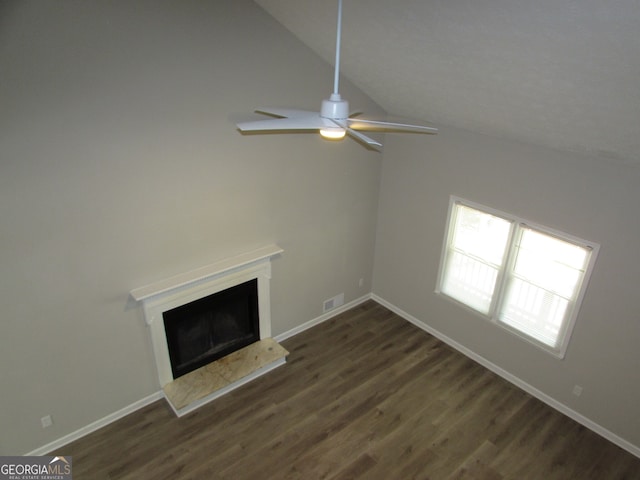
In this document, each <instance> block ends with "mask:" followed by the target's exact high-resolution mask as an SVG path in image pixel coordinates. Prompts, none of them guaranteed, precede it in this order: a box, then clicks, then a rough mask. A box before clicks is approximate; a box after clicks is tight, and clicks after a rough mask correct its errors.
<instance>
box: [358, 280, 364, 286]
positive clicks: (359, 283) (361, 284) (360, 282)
mask: <svg viewBox="0 0 640 480" xmlns="http://www.w3.org/2000/svg"><path fill="white" fill-rule="evenodd" d="M358 286H359V287H360V288H362V287H364V278H361V279H360V281H359V282H358Z"/></svg>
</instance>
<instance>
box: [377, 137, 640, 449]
mask: <svg viewBox="0 0 640 480" xmlns="http://www.w3.org/2000/svg"><path fill="white" fill-rule="evenodd" d="M639 185H640V169H638V168H633V167H627V166H624V165H619V164H618V165H616V164H613V163H607V162H606V161H605V160H601V159H595V158H588V157H581V156H576V155H571V154H565V153H560V152H555V151H551V150H546V149H543V148H537V147H531V146H527V145H522V144H518V143H513V142H509V141H504V140H499V139H495V138H490V137H486V136H482V135H476V134H472V133H467V132H462V131H458V130H453V129H448V128H442V130H441V132H440V134H439V135H438V136H436V137H428V138H426V137H416V136H410V135H404V136H400V135H396V136H390V135H388V136H387V138H386V139H385V155H384V160H383V167H382V181H381V187H380V189H381V191H380V200H379V202H380V204H379V217H378V231H377V237H376V242H377V243H376V259H375V269H374V290H373V291H374V293H375V294H377V295H378V296H380V297H381V298H383V299H384V300H386V301H388V302H389V303H391V304H392V305H394V306H396V307H398V308H399V309H402V310H404V311H405V312H407V313H408V314H410V315H412V316H413V317H415V318H416V319H418V320H419V321H421V322H423V323H424V324H425V325H427V326H428V327H430V328H432V329H434V330H435V331H437V332H439V333H441V334H443V335H446V336H447V337H449V338H450V339H452V340H453V341H454V342H457V343H458V344H460V345H462V346H463V347H465V348H467V349H469V350H471V351H472V352H473V353H475V354H477V355H479V356H480V357H482V358H484V359H485V360H487V361H489V362H492V363H493V364H494V365H497V366H498V367H499V368H502V369H504V370H506V371H507V372H508V373H509V374H511V375H515V376H516V377H517V378H519V379H520V380H521V381H523V382H524V383H526V384H528V385H530V386H532V387H534V388H536V389H538V390H539V391H541V392H542V393H543V394H545V395H548V396H549V397H551V398H552V399H554V400H555V401H557V402H560V403H562V404H563V405H564V406H565V407H566V408H568V409H571V410H573V411H575V412H577V413H578V414H579V415H583V416H584V417H587V418H588V419H589V420H591V421H593V422H595V423H597V424H598V425H600V426H601V427H604V428H605V429H608V430H609V431H611V432H613V433H614V434H615V435H618V436H619V437H621V438H622V439H624V440H626V441H628V442H631V443H632V444H633V445H635V446H636V447H637V446H640V416H639V415H638V405H640V382H638V365H640V348H639V347H638V340H639V339H640V321H639V319H640V308H639V307H638V273H639V272H640V256H638V255H637V254H636V253H635V249H636V248H637V243H638V241H639V240H640V221H639V219H638V218H639V217H638V212H637V208H638V205H640V188H638V186H639ZM451 194H455V195H458V196H461V197H463V198H467V199H469V200H473V201H476V202H479V203H481V204H484V205H487V206H489V207H493V208H496V209H499V210H502V211H504V212H509V213H513V214H516V215H518V216H520V217H522V218H525V219H528V220H530V221H535V222H538V223H540V224H543V225H547V226H549V227H553V228H556V229H558V230H561V231H565V232H567V233H570V234H573V235H576V236H578V237H582V238H584V239H587V240H590V241H594V242H597V243H599V244H600V245H601V249H600V254H599V256H598V259H597V262H596V265H595V269H594V272H593V275H592V277H591V282H590V284H589V286H588V289H587V292H586V296H585V299H584V303H583V306H582V309H581V311H580V315H579V316H578V319H577V322H576V326H575V329H574V333H573V336H572V339H571V342H570V344H569V348H568V350H567V355H566V358H565V359H564V360H559V359H557V358H555V357H553V356H552V355H549V354H547V353H545V352H543V351H542V350H540V349H538V348H536V347H534V346H531V345H530V344H528V343H527V342H525V341H522V340H520V339H519V338H517V337H515V336H513V335H511V334H509V333H507V332H506V331H503V330H501V329H499V328H497V327H495V326H494V325H492V324H490V323H489V322H487V321H485V320H483V319H482V318H481V317H479V316H477V315H475V314H473V313H469V312H468V311H467V310H465V309H463V308H461V307H459V306H457V305H455V304H453V303H451V302H449V301H447V300H446V299H445V298H444V297H442V296H438V295H436V294H435V293H433V292H434V289H435V286H436V277H437V272H438V266H439V261H440V253H441V249H442V242H443V238H444V229H445V222H446V216H447V208H448V201H449V196H450V195H451ZM576 384H577V385H581V386H582V387H583V388H584V391H583V393H582V395H581V396H580V397H576V396H574V395H572V389H573V386H574V385H576Z"/></svg>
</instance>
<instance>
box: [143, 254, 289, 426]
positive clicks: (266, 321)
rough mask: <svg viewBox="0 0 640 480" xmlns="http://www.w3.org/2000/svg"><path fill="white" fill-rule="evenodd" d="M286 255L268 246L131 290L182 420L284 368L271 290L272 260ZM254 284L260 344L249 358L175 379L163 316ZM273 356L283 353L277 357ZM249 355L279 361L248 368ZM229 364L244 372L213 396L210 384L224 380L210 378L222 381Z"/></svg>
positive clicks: (167, 390)
mask: <svg viewBox="0 0 640 480" xmlns="http://www.w3.org/2000/svg"><path fill="white" fill-rule="evenodd" d="M282 252H283V250H282V249H281V248H280V247H279V246H277V245H268V246H265V247H262V248H259V249H257V250H253V251H250V252H247V253H244V254H242V255H237V256H234V257H231V258H228V259H225V260H222V261H220V262H216V263H214V264H211V265H207V266H204V267H201V268H198V269H196V270H192V271H190V272H186V273H183V274H180V275H175V276H173V277H170V278H167V279H165V280H161V281H159V282H155V283H152V284H151V285H147V286H144V287H140V288H136V289H134V290H132V291H131V297H132V298H133V299H134V300H136V301H138V302H141V303H142V306H143V310H144V317H145V322H146V324H147V325H148V326H149V331H150V334H151V342H152V346H153V353H154V357H155V361H156V367H157V372H158V381H159V383H160V387H161V388H162V389H163V390H164V392H165V397H167V400H168V401H169V404H170V405H171V406H172V408H173V409H174V411H175V413H176V414H177V415H178V416H180V415H183V414H185V413H188V412H189V411H191V410H193V409H194V408H197V407H198V406H200V405H202V404H203V403H206V402H207V401H211V400H213V399H214V398H217V397H218V396H220V395H221V394H223V393H226V391H229V390H231V389H233V388H235V386H239V385H240V384H243V383H246V381H248V380H250V379H252V378H255V376H257V375H258V374H262V373H266V372H267V371H269V370H271V369H272V368H275V367H277V366H279V365H281V364H283V363H284V356H285V355H286V353H287V352H286V351H285V350H284V349H282V347H280V346H279V345H277V343H275V342H273V340H271V339H270V337H271V302H270V297H271V296H270V287H269V281H270V279H271V260H272V259H273V258H274V257H276V256H278V255H280V254H282ZM253 279H257V280H258V312H259V316H260V320H259V328H260V341H259V342H258V343H257V344H253V345H250V346H249V347H246V348H247V350H245V352H244V353H243V352H242V351H238V352H234V353H233V354H231V355H229V357H230V358H229V359H226V360H225V358H226V357H225V358H223V359H221V360H222V362H221V363H222V367H221V366H220V364H219V365H218V366H216V365H214V364H215V363H216V362H214V364H210V365H211V366H205V367H202V369H200V370H196V371H194V372H191V373H189V374H187V375H184V376H183V377H180V378H178V379H176V380H174V378H173V373H172V371H171V361H170V359H169V350H168V347H167V339H166V334H165V329H164V321H163V317H162V314H163V312H165V311H167V310H171V309H172V308H176V307H179V306H181V305H185V304H187V303H190V302H192V301H194V300H198V299H200V298H203V297H206V296H208V295H211V294H214V293H217V292H220V291H222V290H226V289H227V288H231V287H233V286H236V285H239V284H241V283H244V282H247V281H249V280H253ZM261 345H264V347H265V349H266V355H261V354H256V348H260V346H261ZM274 351H276V352H284V353H282V354H279V355H274ZM249 356H250V357H251V358H258V357H264V358H265V359H270V358H272V357H274V356H275V357H278V359H277V361H275V362H274V364H273V365H270V364H269V365H256V366H255V368H254V367H252V366H251V365H248V364H247V361H246V360H245V359H244V358H243V357H249ZM229 360H231V361H229ZM229 365H237V368H238V369H240V370H242V372H233V371H231V372H229V371H227V372H224V373H223V375H224V376H225V377H226V378H229V381H228V382H226V383H228V385H223V386H222V387H220V386H216V387H215V388H214V390H216V391H214V392H208V391H207V388H208V385H209V384H219V383H220V382H221V380H219V379H217V378H211V379H206V375H208V374H211V375H215V376H216V377H219V373H215V372H221V368H224V369H225V370H228V369H229ZM252 370H255V372H254V371H252ZM223 383H224V380H223ZM194 390H195V391H194Z"/></svg>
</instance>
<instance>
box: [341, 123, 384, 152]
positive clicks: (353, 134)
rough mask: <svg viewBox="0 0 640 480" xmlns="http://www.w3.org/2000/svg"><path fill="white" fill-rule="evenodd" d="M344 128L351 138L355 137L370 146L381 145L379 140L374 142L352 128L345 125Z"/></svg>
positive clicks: (376, 146)
mask: <svg viewBox="0 0 640 480" xmlns="http://www.w3.org/2000/svg"><path fill="white" fill-rule="evenodd" d="M345 130H346V131H347V134H348V135H351V136H352V137H353V138H357V139H358V140H360V141H361V142H364V143H366V144H367V145H369V146H371V147H374V148H376V149H377V148H380V147H382V144H381V143H380V142H376V141H375V140H374V139H373V138H369V137H367V136H366V135H363V134H362V133H360V132H356V131H355V130H353V129H352V128H349V127H347V128H346V129H345Z"/></svg>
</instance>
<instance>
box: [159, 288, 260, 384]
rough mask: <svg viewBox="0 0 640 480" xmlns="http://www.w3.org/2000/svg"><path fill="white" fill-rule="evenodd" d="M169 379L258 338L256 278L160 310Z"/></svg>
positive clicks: (249, 343)
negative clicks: (164, 335)
mask: <svg viewBox="0 0 640 480" xmlns="http://www.w3.org/2000/svg"><path fill="white" fill-rule="evenodd" d="M162 317H163V320H164V330H165V333H166V336H167V347H168V349H169V359H170V360H171V371H172V373H173V378H174V379H175V378H178V377H181V376H182V375H185V374H187V373H189V372H191V371H193V370H196V369H198V368H200V367H202V366H204V365H207V364H208V363H211V362H213V361H215V360H217V359H218V358H222V357H224V356H225V355H228V354H229V353H232V352H234V351H236V350H239V349H241V348H243V347H246V346H247V345H251V344H252V343H254V342H257V341H258V340H260V326H259V312H258V281H257V279H253V280H249V281H248V282H244V283H241V284H240V285H236V286H234V287H230V288H227V289H226V290H222V291H221V292H217V293H214V294H211V295H208V296H206V297H204V298H200V299H198V300H195V301H193V302H189V303H187V304H185V305H181V306H179V307H176V308H172V309H171V310H167V311H165V312H163V313H162Z"/></svg>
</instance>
